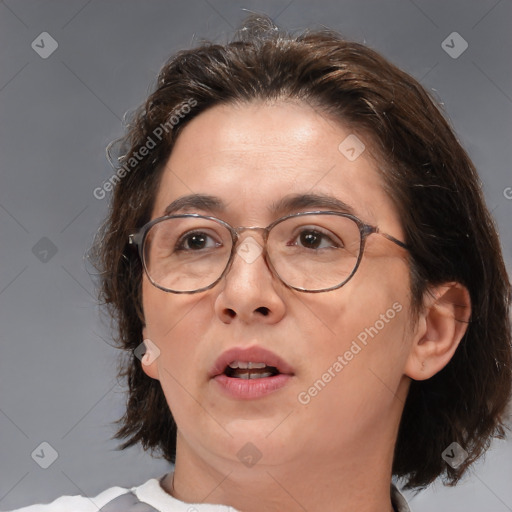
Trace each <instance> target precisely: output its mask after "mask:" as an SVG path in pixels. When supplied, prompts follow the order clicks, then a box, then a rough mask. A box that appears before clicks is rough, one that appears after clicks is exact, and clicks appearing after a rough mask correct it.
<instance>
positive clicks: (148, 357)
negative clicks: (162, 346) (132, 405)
mask: <svg viewBox="0 0 512 512" xmlns="http://www.w3.org/2000/svg"><path fill="white" fill-rule="evenodd" d="M142 336H143V337H144V346H145V348H146V352H145V353H144V355H143V356H142V358H141V360H140V361H141V364H142V370H143V371H144V373H145V374H146V375H147V376H148V377H151V378H152V379H157V380H159V377H158V363H157V359H158V357H159V356H160V350H159V348H158V347H157V346H156V344H155V343H154V342H153V341H151V339H149V337H148V336H147V331H146V328H143V329H142Z"/></svg>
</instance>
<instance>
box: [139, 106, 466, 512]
mask: <svg viewBox="0 0 512 512" xmlns="http://www.w3.org/2000/svg"><path fill="white" fill-rule="evenodd" d="M350 133H351V132H350V131H349V130H348V129H347V128H346V127H344V126H342V125H341V124H340V123H337V122H334V121H333V120H331V119H329V118H326V117H325V116H323V115H321V114H320V113H319V112H317V111H315V110H314V109H313V108H311V107H310V106H308V105H306V104H304V103H298V102H284V101H280V102H277V103H272V104H269V103H250V104H244V105H237V106H235V105H227V106H216V107H213V108H211V109H209V110H207V111H205V112H203V113H202V114H200V115H199V116H198V117H197V118H195V119H193V120H192V121H191V122H190V123H189V124H188V125H187V126H186V127H185V128H184V130H183V132H182V133H181V135H180V136H179V138H178V140H177V142H176V145H175V147H174V149H173V151H172V154H171V156H170V158H169V160H168V162H167V165H166V167H165V169H164V171H163V175H162V180H161V183H160V187H159V189H158V193H157V196H156V198H155V204H154V210H153V213H152V218H153V219H154V218H157V217H160V216H162V215H164V210H165V208H166V207H167V205H168V204H169V203H170V202H171V201H173V200H175V199H177V198H179V197H181V196H184V195H188V194H191V193H204V194H210V195H215V196H218V197H220V198H221V199H222V200H223V201H224V202H225V203H226V204H227V207H226V211H225V212H223V213H214V215H216V216H218V217H219V218H221V219H222V220H225V221H227V222H228V223H230V224H231V225H232V226H263V227H264V226H267V225H268V224H270V223H271V222H272V221H273V220H275V217H273V216H272V215H271V214H270V213H269V212H268V211H267V207H268V206H269V205H271V204H272V203H273V202H277V201H278V200H279V199H281V198H282V197H284V196H286V195H289V194H304V193H312V192H315V193H324V194H329V195H331V196H335V197H337V198H338V199H341V200H343V201H345V202H346V203H348V204H350V205H351V206H352V207H353V209H354V210H355V212H356V215H357V216H358V217H359V218H361V219H362V220H363V221H365V222H366V223H369V224H372V225H376V226H379V228H380V229H381V230H382V231H384V232H386V233H389V234H391V235H393V236H394V237H396V238H398V239H399V240H403V239H404V234H403V231H402V227H401V225H400V220H399V218H398V215H397V212H396V210H395V208H394V205H393V203H392V201H391V199H390V198H389V197H388V196H387V195H386V193H385V192H384V190H383V187H382V179H381V177H380V175H379V172H378V170H377V168H376V165H375V164H374V162H373V160H372V159H371V158H370V155H369V152H370V151H369V149H367V150H366V151H365V152H363V154H362V155H361V156H360V157H359V158H357V159H356V160H355V161H349V160H348V159H347V158H346V157H345V156H344V155H343V154H342V153H341V152H340V151H339V150H338V146H339V144H340V143H341V142H342V141H343V140H344V139H345V138H346V137H347V136H348V135H349V134H350ZM359 138H360V139H362V140H363V142H364V137H361V136H359ZM369 143H370V141H366V147H367V148H369V147H370V144H369ZM309 209H311V208H309ZM186 212H188V213H190V212H192V211H191V210H187V211H186ZM194 212H196V213H202V214H206V215H210V214H212V212H209V211H204V210H197V209H195V210H194ZM249 236H252V237H253V238H255V239H256V240H257V241H258V242H259V243H262V241H261V239H260V238H259V237H260V235H259V234H258V233H255V232H246V233H244V234H243V235H242V241H243V240H244V239H245V238H246V237H249ZM143 279H144V281H143V308H144V314H145V320H146V326H145V328H144V330H143V333H142V335H143V336H144V338H145V339H150V340H151V341H152V342H153V343H154V344H155V345H156V346H157V347H158V349H159V350H160V355H159V357H158V358H156V359H155V360H154V362H152V363H151V364H144V365H143V367H144V371H145V372H146V374H147V375H148V376H149V377H151V378H154V379H158V380H159V381H160V383H161V385H162V388H163V391H164V393H165V396H166V399H167V402H168V404H169V407H170V408H171V410H172V412H173V415H174V418H175V420H176V422H177V425H178V438H177V458H176V468H175V476H174V482H172V475H168V477H167V478H166V480H164V482H163V487H164V489H165V490H167V492H169V493H172V494H173V495H174V496H176V497H177V498H179V499H182V500H184V501H187V502H201V501H203V500H204V501H205V502H209V503H222V504H226V505H231V506H233V507H235V508H237V509H239V510H243V511H245V512H252V511H261V510H266V511H276V512H277V511H283V510H286V511H299V510H304V509H306V510H308V511H309V512H314V511H320V510H322V511H325V510H337V511H340V512H343V511H347V512H348V511H352V510H359V511H361V512H377V511H380V512H382V511H388V512H389V511H390V510H392V508H391V501H390V494H389V483H390V480H391V466H392V457H393V449H394V444H395V440H396V436H397V431H398V425H399V421H400V417H401V413H402V410H403V405H404V401H405V397H406V395H407V391H408V387H409V383H410V379H411V378H413V379H418V380H421V379H426V378H429V377H430V376H432V375H434V374H435V373H437V372H438V371H439V370H441V369H442V368H443V367H444V366H445V365H446V364H447V363H448V361H449V360H450V358H451V357H452V355H453V353H454V352H455V350H456V348H457V346H458V343H459V341H460V339H461V337H462V336H463V334H464V331H465V324H464V323H463V322H460V321H458V320H461V318H460V314H461V313H460V311H461V310H462V311H464V313H463V314H464V315H465V317H464V318H462V320H464V319H467V318H468V317H469V314H470V307H469V296H468V293H467V291H466V290H465V289H464V288H463V287H462V286H460V285H458V284H456V283H446V285H443V286H439V287H437V288H435V289H432V290H431V293H430V294H428V295H426V297H425V308H424V310H423V311H422V313H421V314H420V317H419V318H418V319H417V322H412V321H411V318H410V292H409V284H410V283H409V267H408V262H407V251H405V250H404V249H402V248H400V247H398V246H396V245H395V244H393V243H392V242H390V241H389V240H386V239H385V238H384V237H382V236H379V235H378V234H373V235H371V236H370V237H369V239H368V241H367V244H366V249H365V253H364V256H363V259H362V262H361V265H360V267H359V269H358V271H357V273H356V274H355V276H354V277H353V278H352V279H351V280H350V281H349V282H348V283H347V284H346V285H345V286H343V287H342V288H340V289H338V290H334V291H330V292H327V293H316V294H307V293H301V292H298V291H294V290H291V289H289V288H287V287H286V286H284V285H283V284H282V283H281V282H280V281H279V280H278V279H277V278H276V277H275V276H273V275H272V273H271V271H270V270H269V268H268V266H267V265H266V263H265V261H264V259H263V258H262V257H258V258H257V259H256V260H255V261H254V262H252V263H246V261H244V259H242V258H240V257H235V259H234V261H233V264H232V267H231V268H230V271H229V272H228V274H227V275H226V276H225V277H224V278H223V279H222V280H221V281H220V282H219V283H218V284H217V285H216V286H215V287H213V288H212V289H210V290H207V291H205V292H201V293H197V294H181V295H178V294H173V293H166V292H164V291H162V290H159V289H157V288H156V287H154V286H153V285H152V284H151V283H150V282H149V281H148V279H147V277H146V276H144V278H143ZM396 303H398V304H399V305H400V306H401V311H400V312H398V313H397V314H396V316H395V317H394V318H393V319H392V320H389V321H388V322H387V323H385V326H384V328H382V329H380V330H379V332H378V334H377V335H375V336H374V337H373V338H369V341H368V343H367V345H366V346H363V348H362V350H361V351H360V352H358V353H357V355H355V356H354V357H353V359H352V360H351V361H349V362H348V364H347V365H346V366H344V367H343V370H342V371H340V372H339V373H337V374H336V376H335V377H334V378H332V379H331V380H330V382H329V383H328V384H327V385H326V386H325V387H324V388H323V389H322V390H321V391H320V392H319V393H318V394H317V395H316V396H314V397H312V398H311V400H310V401H309V403H307V404H302V403H300V402H299V401H298V399H297V397H298V395H299V393H301V392H304V391H307V390H308V388H310V387H311V385H312V384H313V383H314V382H315V381H317V380H318V379H320V378H321V377H322V375H323V374H324V373H325V372H326V371H327V369H328V368H330V367H332V366H333V363H334V362H335V361H336V360H337V357H338V356H339V355H343V354H344V353H345V352H346V351H347V350H348V349H349V348H350V346H351V343H352V341H353V340H355V339H357V336H358V334H360V333H361V332H363V331H364V330H365V328H369V327H370V326H374V325H375V323H376V321H377V320H379V319H380V318H381V316H380V315H382V314H385V313H386V311H387V310H389V309H390V308H392V307H393V304H396ZM454 304H459V305H461V304H462V305H466V308H459V309H458V310H457V311H456V309H455V306H454ZM264 308H267V309H266V310H265V309H264ZM265 311H266V314H264V312H265ZM455 313H456V314H457V315H459V317H458V319H455ZM253 345H258V346H261V347H264V348H266V349H268V350H271V351H273V352H274V353H276V354H278V355H279V356H280V357H281V358H282V359H284V360H285V361H286V362H287V363H288V364H290V365H291V366H292V367H293V370H294V375H293V377H292V378H291V379H290V381H289V382H288V384H287V385H286V386H285V387H284V388H282V389H280V390H277V391H275V392H273V393H272V394H270V395H268V396H266V397H263V398H258V399H255V400H244V401H242V400H236V399H234V398H230V397H227V396H225V395H224V394H222V393H221V392H219V389H218V386H217V385H216V383H215V382H213V381H212V380H211V379H209V377H208V372H209V370H210V369H211V368H212V366H213V364H214V362H215V360H216V359H217V357H218V356H219V355H220V354H221V353H222V352H224V351H225V350H227V349H229V348H232V347H235V346H238V347H247V346H253ZM248 442H250V443H252V444H253V445H254V446H255V447H256V448H257V450H258V451H259V453H261V459H260V460H259V461H258V462H257V463H256V464H255V465H253V466H252V467H247V466H245V465H244V464H243V463H242V462H241V461H240V459H239V458H238V456H237V452H238V451H239V450H240V449H241V448H242V447H244V445H246V443H248ZM440 456H441V454H440Z"/></svg>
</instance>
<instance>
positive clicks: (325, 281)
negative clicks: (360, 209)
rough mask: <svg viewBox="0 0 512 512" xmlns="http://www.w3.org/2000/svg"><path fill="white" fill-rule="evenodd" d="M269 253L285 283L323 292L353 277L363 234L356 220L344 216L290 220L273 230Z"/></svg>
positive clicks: (316, 215)
mask: <svg viewBox="0 0 512 512" xmlns="http://www.w3.org/2000/svg"><path fill="white" fill-rule="evenodd" d="M267 250H268V254H269V256H270V260H271V261H272V264H273V266H274V269H275V271H276V272H277V274H278V275H279V277H280V278H281V279H282V280H283V281H284V282H285V283H287V284H288V285H290V286H293V287H295V288H301V289H304V290H308V291H320V290H325V289H328V288H332V287H335V286H338V285H341V284H342V283H345V282H346V281H347V280H348V279H349V278H350V277H351V276H352V274H353V272H354V270H355V268H356V266H357V263H358V260H359V253H360V251H361V233H360V230H359V226H358V225H357V223H356V222H355V221H354V220H352V219H350V218H348V217H342V216H340V215H332V214H313V215H311V214H310V215H301V216H297V217H289V218H288V219H286V220H284V221H282V222H280V223H279V224H277V225H275V226H274V227H273V228H272V230H271V231H270V234H269V238H268V244H267Z"/></svg>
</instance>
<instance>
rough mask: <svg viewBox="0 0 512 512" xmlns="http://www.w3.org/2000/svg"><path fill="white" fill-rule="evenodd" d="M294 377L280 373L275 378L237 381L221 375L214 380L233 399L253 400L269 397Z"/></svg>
mask: <svg viewBox="0 0 512 512" xmlns="http://www.w3.org/2000/svg"><path fill="white" fill-rule="evenodd" d="M291 377H292V376H291V375H286V374H284V373H280V374H279V375H274V376H273V377H263V378H261V379H235V378H233V377H228V376H227V375H224V374H221V375H217V376H216V377H214V378H213V380H214V381H215V382H216V383H217V384H218V385H219V386H220V388H221V389H222V391H223V392H224V393H225V394H227V395H228V396H230V397H232V398H238V399H241V400H251V399H254V398H261V397H263V396H266V395H269V394H270V393H273V392H274V391H277V390H278V389H281V388H282V387H283V386H285V385H286V383H287V382H288V381H289V380H290V378H291Z"/></svg>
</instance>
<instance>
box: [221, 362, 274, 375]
mask: <svg viewBox="0 0 512 512" xmlns="http://www.w3.org/2000/svg"><path fill="white" fill-rule="evenodd" d="M265 366H267V365H266V364H265V363H253V362H252V361H250V362H245V361H233V362H231V363H229V367H230V368H233V370H236V369H237V368H241V369H243V370H247V369H249V370H251V369H254V368H265ZM242 378H243V377H242Z"/></svg>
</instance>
